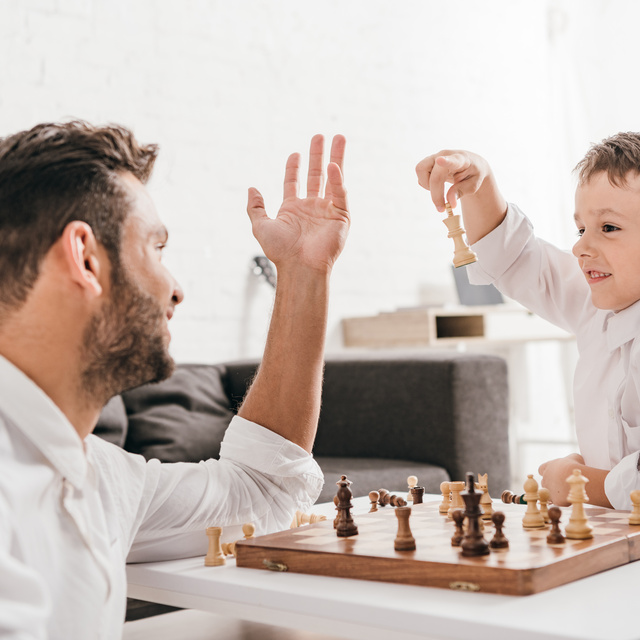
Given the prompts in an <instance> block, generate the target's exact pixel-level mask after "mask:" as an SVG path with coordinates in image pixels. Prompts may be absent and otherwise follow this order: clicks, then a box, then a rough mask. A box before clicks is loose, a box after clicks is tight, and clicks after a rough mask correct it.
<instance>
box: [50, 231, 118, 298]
mask: <svg viewBox="0 0 640 640" xmlns="http://www.w3.org/2000/svg"><path fill="white" fill-rule="evenodd" d="M60 241H61V245H62V246H61V248H62V252H63V255H64V259H65V262H66V264H67V267H68V269H69V273H70V275H71V279H72V280H73V281H74V282H75V283H76V284H78V285H79V286H81V287H82V288H83V289H85V290H86V291H87V293H89V294H91V295H94V296H99V295H101V294H102V284H101V283H102V279H103V278H104V276H105V274H106V273H107V272H108V269H106V268H105V267H106V265H105V264H103V262H104V260H105V259H106V256H105V253H104V251H100V250H99V245H98V241H97V240H96V237H95V235H93V229H91V227H90V226H89V225H88V224H87V223H86V222H81V221H80V220H74V221H73V222H70V223H69V224H68V225H67V226H66V227H65V228H64V231H63V232H62V237H61V238H60ZM101 256H102V257H101Z"/></svg>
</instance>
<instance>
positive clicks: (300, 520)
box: [289, 509, 327, 529]
mask: <svg viewBox="0 0 640 640" xmlns="http://www.w3.org/2000/svg"><path fill="white" fill-rule="evenodd" d="M326 519H327V516H322V515H320V514H318V513H304V512H303V511H300V509H298V510H297V511H296V515H295V516H294V517H293V521H292V522H291V524H290V525H289V529H296V528H297V527H300V526H302V525H303V524H314V523H315V522H322V521H323V520H326Z"/></svg>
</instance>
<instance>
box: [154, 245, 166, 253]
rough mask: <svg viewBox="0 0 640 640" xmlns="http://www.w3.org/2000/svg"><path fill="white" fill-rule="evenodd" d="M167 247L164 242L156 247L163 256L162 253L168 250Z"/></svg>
mask: <svg viewBox="0 0 640 640" xmlns="http://www.w3.org/2000/svg"><path fill="white" fill-rule="evenodd" d="M166 247H167V245H166V244H165V243H164V242H161V243H160V244H157V245H156V251H157V252H158V253H159V254H160V255H162V252H163V251H164V250H165V249H166Z"/></svg>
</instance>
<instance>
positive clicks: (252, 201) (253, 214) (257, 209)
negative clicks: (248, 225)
mask: <svg viewBox="0 0 640 640" xmlns="http://www.w3.org/2000/svg"><path fill="white" fill-rule="evenodd" d="M247 213H248V214H249V218H250V219H251V222H252V223H254V222H256V221H258V220H259V219H260V218H266V217H267V212H266V211H265V208H264V198H263V197H262V194H261V193H260V192H259V191H258V190H257V189H255V188H254V187H250V188H249V195H248V198H247Z"/></svg>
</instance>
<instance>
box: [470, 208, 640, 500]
mask: <svg viewBox="0 0 640 640" xmlns="http://www.w3.org/2000/svg"><path fill="white" fill-rule="evenodd" d="M472 248H473V250H474V251H475V252H476V254H477V255H478V262H476V263H475V264H472V265H470V266H469V267H468V268H467V269H468V274H469V280H470V282H471V283H473V284H494V285H495V286H496V287H497V288H498V289H499V290H500V291H501V292H502V293H504V294H505V295H507V296H508V297H510V298H513V299H514V300H517V301H518V302H520V303H521V304H522V305H524V306H525V307H526V308H527V309H529V310H531V311H533V312H534V313H536V314H538V315H539V316H541V317H543V318H545V319H547V320H549V321H550V322H552V323H554V324H556V325H558V326H559V327H562V328H563V329H565V330H567V331H570V332H571V333H573V334H574V335H575V336H576V340H577V346H578V351H579V354H580V357H579V360H578V364H577V366H576V373H575V378H574V404H575V421H576V433H577V438H578V445H579V447H580V453H581V455H582V456H583V458H584V461H585V464H586V465H587V466H590V467H596V468H598V469H606V470H610V472H609V474H608V475H607V478H606V480H605V487H604V488H605V493H606V495H607V498H608V499H609V501H610V502H611V504H612V506H613V507H614V508H616V509H630V508H631V500H630V497H629V494H630V492H631V491H633V490H634V489H640V472H639V471H638V454H639V452H640V340H636V338H637V337H640V302H636V303H635V304H633V305H631V306H630V307H628V308H627V309H624V310H623V311H620V312H618V313H614V312H612V311H605V310H601V309H597V308H596V307H595V306H594V305H593V303H592V302H591V290H590V288H589V285H588V284H587V282H586V279H585V277H584V274H583V273H582V271H581V269H580V267H579V265H578V260H577V259H576V258H575V257H574V256H573V255H572V254H571V253H570V252H568V251H562V250H560V249H558V248H557V247H555V246H553V245H551V244H549V243H547V242H545V241H544V240H540V239H539V238H536V237H535V235H534V233H533V226H532V224H531V222H530V221H529V220H528V219H527V217H526V216H525V215H524V214H523V213H522V212H521V211H520V210H519V209H518V207H516V206H515V205H513V204H510V205H509V209H508V212H507V216H506V217H505V219H504V221H503V222H502V224H501V225H500V226H498V227H497V228H496V229H494V230H493V231H492V232H491V233H489V234H488V235H486V236H485V237H484V238H482V239H481V240H479V241H478V242H476V243H475V244H474V245H473V247H472ZM588 493H589V485H587V494H588Z"/></svg>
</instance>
